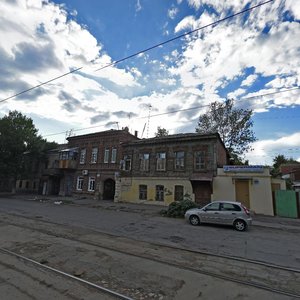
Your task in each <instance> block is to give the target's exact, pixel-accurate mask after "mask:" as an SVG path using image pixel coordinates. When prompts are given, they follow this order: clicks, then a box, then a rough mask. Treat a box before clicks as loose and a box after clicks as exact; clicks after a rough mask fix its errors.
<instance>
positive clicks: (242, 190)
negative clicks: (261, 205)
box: [235, 179, 250, 209]
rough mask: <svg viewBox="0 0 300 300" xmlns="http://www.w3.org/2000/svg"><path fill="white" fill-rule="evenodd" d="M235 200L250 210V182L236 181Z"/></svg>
mask: <svg viewBox="0 0 300 300" xmlns="http://www.w3.org/2000/svg"><path fill="white" fill-rule="evenodd" d="M235 200H236V201H238V202H241V203H242V204H243V205H245V206H246V207H247V208H249V209H250V193H249V180H242V179H239V180H236V181H235Z"/></svg>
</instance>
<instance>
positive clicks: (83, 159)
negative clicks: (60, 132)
mask: <svg viewBox="0 0 300 300" xmlns="http://www.w3.org/2000/svg"><path fill="white" fill-rule="evenodd" d="M85 157H86V149H81V151H80V159H79V163H80V164H81V165H83V164H84V163H85Z"/></svg>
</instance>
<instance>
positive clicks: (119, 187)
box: [115, 177, 194, 206]
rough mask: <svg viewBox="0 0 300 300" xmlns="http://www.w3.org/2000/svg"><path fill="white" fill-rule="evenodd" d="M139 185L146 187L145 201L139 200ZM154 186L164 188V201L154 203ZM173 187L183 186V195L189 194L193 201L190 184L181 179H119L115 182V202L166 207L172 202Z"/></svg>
mask: <svg viewBox="0 0 300 300" xmlns="http://www.w3.org/2000/svg"><path fill="white" fill-rule="evenodd" d="M139 185H147V200H139ZM156 185H163V186H164V201H156V200H155V195H156ZM175 185H181V186H183V190H184V191H183V194H184V195H185V194H189V195H190V197H191V200H193V201H194V195H193V189H192V185H191V182H190V181H189V180H186V179H181V178H161V177H160V178H158V177H151V178H147V177H130V178H121V179H120V180H117V182H116V191H117V193H116V196H115V201H116V202H118V201H124V202H132V203H149V204H157V205H163V206H167V205H169V204H170V203H172V202H174V193H175V192H174V191H175Z"/></svg>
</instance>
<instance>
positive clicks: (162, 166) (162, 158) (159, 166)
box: [156, 152, 166, 171]
mask: <svg viewBox="0 0 300 300" xmlns="http://www.w3.org/2000/svg"><path fill="white" fill-rule="evenodd" d="M156 159H157V160H156V170H157V171H165V170H166V153H165V152H160V153H157V154H156Z"/></svg>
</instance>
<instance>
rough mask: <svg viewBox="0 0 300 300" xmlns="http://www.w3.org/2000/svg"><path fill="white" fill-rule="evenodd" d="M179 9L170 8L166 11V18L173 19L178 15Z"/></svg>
mask: <svg viewBox="0 0 300 300" xmlns="http://www.w3.org/2000/svg"><path fill="white" fill-rule="evenodd" d="M178 12H179V9H178V8H177V7H172V8H170V9H169V10H168V16H169V18H171V19H174V18H175V17H176V15H177V14H178Z"/></svg>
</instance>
